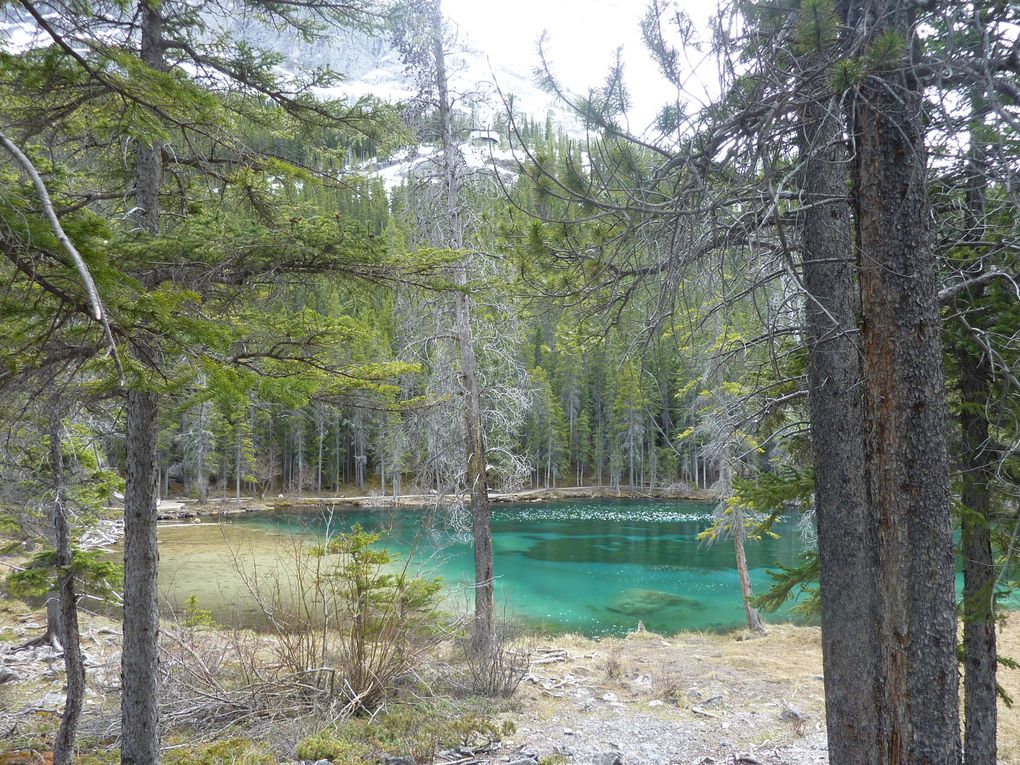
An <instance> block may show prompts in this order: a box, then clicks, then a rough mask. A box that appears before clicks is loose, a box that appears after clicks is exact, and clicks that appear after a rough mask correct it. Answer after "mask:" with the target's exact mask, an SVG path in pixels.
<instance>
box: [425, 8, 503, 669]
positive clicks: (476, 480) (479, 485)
mask: <svg viewBox="0 0 1020 765" xmlns="http://www.w3.org/2000/svg"><path fill="white" fill-rule="evenodd" d="M433 54H434V57H435V65H436V85H437V90H438V95H439V114H440V120H441V123H442V143H443V169H444V174H445V185H446V194H447V209H446V214H447V216H448V220H447V222H448V226H449V229H448V230H449V246H450V247H451V248H453V249H455V250H459V249H462V248H463V247H464V230H463V224H462V222H461V218H460V207H461V204H462V203H463V200H462V199H461V185H460V178H459V176H458V170H457V167H456V164H455V152H456V143H455V141H454V137H453V120H452V115H451V113H450V94H449V91H448V86H447V77H446V56H445V51H444V50H443V19H442V10H441V5H440V0H435V5H434V7H433ZM454 280H455V282H456V284H457V286H458V287H459V288H460V291H459V292H458V293H457V298H456V306H455V308H456V321H457V328H456V334H457V344H458V347H459V351H460V382H461V388H462V391H463V396H464V404H463V408H464V412H463V416H464V441H465V450H466V458H467V471H466V477H465V480H466V483H467V491H468V493H469V496H470V502H471V530H472V533H473V536H474V554H475V621H474V630H473V643H474V647H475V649H476V650H478V651H481V652H485V653H488V652H490V651H491V650H492V647H493V646H494V644H495V636H496V605H495V596H494V588H493V581H494V579H493V577H494V573H493V561H492V526H491V512H492V511H491V507H490V505H489V489H488V482H487V472H488V466H487V464H486V455H485V434H484V432H483V429H482V407H481V397H480V395H479V390H478V375H477V372H476V360H475V346H474V337H473V335H472V332H471V303H470V297H469V296H468V294H467V291H466V287H467V265H466V263H465V262H464V261H463V260H462V261H461V262H460V263H458V264H457V266H456V267H455V269H454Z"/></svg>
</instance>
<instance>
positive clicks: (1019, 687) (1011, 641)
mask: <svg viewBox="0 0 1020 765" xmlns="http://www.w3.org/2000/svg"><path fill="white" fill-rule="evenodd" d="M998 647H999V655H1000V656H1007V657H1009V658H1011V659H1015V660H1017V661H1020V613H1013V614H1010V616H1009V617H1008V618H1007V620H1006V623H1005V624H1004V625H1003V627H1002V629H1001V630H999V641H998ZM999 683H1000V685H1002V687H1003V688H1004V689H1005V691H1006V693H1008V694H1009V695H1010V696H1011V697H1012V698H1013V700H1014V702H1015V704H1014V706H1013V708H1012V709H1009V708H1007V707H1006V705H1005V704H1003V703H1002V702H1001V701H1000V702H999V759H1000V760H1001V761H1002V762H1003V763H1006V765H1020V669H1004V668H1000V670H999Z"/></svg>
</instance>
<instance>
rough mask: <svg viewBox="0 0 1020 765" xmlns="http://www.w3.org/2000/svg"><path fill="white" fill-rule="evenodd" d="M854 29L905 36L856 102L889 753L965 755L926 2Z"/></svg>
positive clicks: (895, 758) (879, 1)
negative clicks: (925, 58)
mask: <svg viewBox="0 0 1020 765" xmlns="http://www.w3.org/2000/svg"><path fill="white" fill-rule="evenodd" d="M862 5H863V6H864V8H863V11H861V9H857V12H863V14H865V16H866V17H865V18H860V17H856V16H855V17H854V18H851V19H850V27H851V28H854V29H866V30H867V31H868V33H869V35H870V36H871V39H876V38H878V37H882V38H883V39H892V38H897V39H899V40H901V41H902V43H903V50H904V51H905V53H904V54H903V55H901V56H898V57H897V58H898V59H899V60H897V61H889V62H880V63H879V64H878V66H877V67H876V68H874V69H873V71H869V72H868V74H867V76H866V77H865V78H864V79H863V81H862V83H861V85H860V86H859V87H858V89H857V92H856V97H855V100H854V140H855V144H856V145H855V150H856V151H855V168H854V170H855V182H856V188H855V192H856V194H855V196H856V199H855V201H856V204H857V245H858V247H859V253H858V263H859V267H860V284H861V295H862V299H861V325H862V338H861V339H862V342H861V346H862V349H863V353H864V367H863V372H864V387H865V415H866V429H865V448H866V451H865V460H866V462H865V474H866V475H867V476H868V502H869V512H872V513H874V516H873V518H874V520H873V523H874V524H875V528H876V529H877V534H878V555H879V571H878V576H879V582H878V584H879V591H880V595H881V598H882V602H881V608H880V612H879V623H878V640H879V646H878V649H879V656H880V661H881V663H880V669H879V677H880V678H881V681H882V682H881V683H880V685H879V686H878V689H877V697H876V705H877V707H878V709H879V715H878V722H879V738H880V741H879V746H880V753H879V756H880V760H879V761H880V762H882V763H897V764H898V765H899V764H902V763H924V764H925V765H957V763H959V762H960V731H959V711H958V693H959V690H958V682H957V660H956V603H955V592H954V561H953V537H952V528H953V524H952V517H951V514H950V503H949V481H948V474H949V459H948V447H947V432H946V402H945V377H944V374H943V369H942V337H941V332H940V317H939V310H938V301H937V292H936V285H935V255H934V250H933V246H932V236H931V231H930V220H931V211H930V209H929V206H928V193H927V177H926V171H927V168H926V151H925V144H924V125H923V111H922V103H921V91H920V85H919V83H918V82H917V79H916V77H915V74H914V71H913V62H912V60H911V57H912V56H913V54H914V51H915V49H916V46H915V45H914V44H913V43H914V38H913V35H914V32H913V26H914V10H913V9H914V8H915V7H916V6H915V4H914V3H912V2H909V1H908V0H873V1H872V2H866V3H863V4H862Z"/></svg>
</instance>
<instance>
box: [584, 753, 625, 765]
mask: <svg viewBox="0 0 1020 765" xmlns="http://www.w3.org/2000/svg"><path fill="white" fill-rule="evenodd" d="M591 765H623V757H622V756H621V755H620V753H619V752H599V753H598V754H596V755H594V756H593V757H592V758H591Z"/></svg>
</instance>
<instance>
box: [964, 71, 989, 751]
mask: <svg viewBox="0 0 1020 765" xmlns="http://www.w3.org/2000/svg"><path fill="white" fill-rule="evenodd" d="M984 110H985V103H984V97H983V93H982V92H981V86H975V88H974V92H973V93H972V95H971V114H972V117H971V128H970V149H969V151H968V158H967V186H966V189H965V194H964V196H965V207H964V224H965V225H964V228H965V235H966V237H967V238H968V239H969V240H970V241H972V242H976V243H980V242H981V241H982V240H983V239H984V236H985V230H984V221H985V199H986V187H985V184H986V180H985V178H986V176H985V155H986V152H985V145H984V143H983V140H984V139H983V137H982V135H981V132H982V119H981V115H982V114H983V113H984ZM977 246H978V247H980V244H978V245H977ZM977 254H978V256H980V253H977ZM984 292H985V285H980V286H978V287H975V288H974V289H973V290H971V291H970V294H968V295H967V302H968V303H971V304H972V305H973V304H978V303H979V302H980V300H981V297H982V296H983V295H984ZM971 322H973V323H974V324H976V325H977V326H978V327H981V328H982V329H983V328H984V326H985V325H986V322H987V319H986V318H985V317H984V316H982V315H981V313H980V309H979V313H977V314H976V315H975V316H974V317H972V318H971ZM954 350H955V352H956V358H957V363H958V365H959V390H960V435H961V447H962V453H961V456H960V470H961V479H962V484H963V486H962V489H961V492H960V502H961V504H962V505H963V512H962V514H961V526H962V532H963V534H962V553H963V667H964V685H963V688H964V696H963V709H964V721H965V725H964V740H963V750H964V762H966V763H967V765H995V763H996V762H997V761H998V759H997V745H996V734H997V729H998V710H997V708H996V703H997V694H996V669H997V665H998V654H997V648H996V640H995V638H996V635H995V578H996V574H995V559H994V557H993V556H992V541H991V527H992V521H993V519H992V482H993V480H994V478H995V475H994V470H995V468H994V465H995V460H994V457H993V455H992V454H991V453H990V451H989V449H988V446H989V425H988V405H989V403H990V399H991V385H992V360H991V358H990V357H989V355H988V352H987V351H986V350H985V349H984V348H982V347H980V346H979V345H978V344H977V343H976V342H974V341H973V340H972V339H971V338H969V337H963V338H961V340H960V342H958V343H957V344H956V347H955V349H954Z"/></svg>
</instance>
